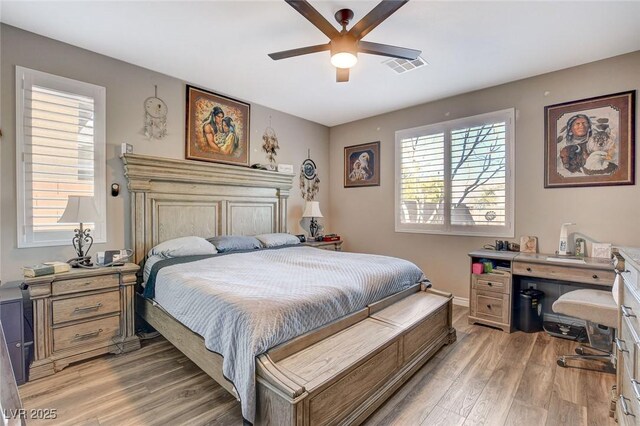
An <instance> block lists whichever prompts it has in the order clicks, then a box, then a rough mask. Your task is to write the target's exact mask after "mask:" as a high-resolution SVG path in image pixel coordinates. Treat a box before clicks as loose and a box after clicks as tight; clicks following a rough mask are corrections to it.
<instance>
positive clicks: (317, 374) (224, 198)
mask: <svg viewBox="0 0 640 426" xmlns="http://www.w3.org/2000/svg"><path fill="white" fill-rule="evenodd" d="M123 161H124V164H125V175H126V176H127V179H128V187H129V190H130V192H131V212H132V216H131V225H132V237H133V245H134V253H135V254H134V256H135V261H136V263H141V262H143V261H144V258H145V256H146V254H147V253H148V252H149V250H150V249H151V248H152V247H154V246H155V245H157V244H158V243H161V242H163V241H167V240H171V239H173V238H177V237H183V236H200V237H211V236H216V235H255V234H265V233H274V232H284V231H285V230H286V226H287V198H288V194H289V190H290V189H291V187H292V182H293V177H294V176H293V175H289V174H282V173H275V172H268V171H261V170H253V169H248V168H241V167H234V166H228V165H222V164H204V163H198V162H193V161H184V160H170V159H160V158H154V157H148V156H141V155H133V154H127V155H125V156H124V157H123ZM320 251H321V250H319V249H313V248H309V247H284V248H282V249H281V250H276V249H274V250H269V251H268V252H267V251H261V254H260V255H259V256H262V257H263V258H265V259H263V260H264V261H269V262H271V263H273V264H277V263H278V261H282V262H294V263H295V262H298V263H299V264H300V265H298V266H300V267H301V268H304V265H307V266H308V265H310V264H311V263H312V262H311V261H310V259H311V258H315V259H317V261H318V263H323V262H324V264H325V265H336V267H335V268H331V267H329V268H328V269H339V268H338V266H337V265H340V264H341V262H342V264H343V265H345V266H344V267H345V268H347V266H348V265H350V264H355V263H357V261H358V259H359V258H358V256H364V257H363V258H362V259H364V260H363V262H366V259H367V257H366V255H356V254H349V253H328V252H327V253H324V254H320V253H318V252H320ZM250 254H251V255H253V254H254V253H250ZM233 256H236V255H230V256H227V260H221V259H220V258H215V257H212V258H210V259H198V260H194V261H193V262H192V263H185V264H184V265H178V266H168V267H167V268H165V269H164V270H165V271H173V275H172V274H168V273H160V272H158V276H160V275H162V276H163V277H164V278H162V279H164V280H165V281H166V280H168V278H167V277H169V276H173V277H174V278H175V277H178V276H179V275H180V273H179V272H180V271H186V270H188V269H184V268H194V267H196V266H198V265H200V266H199V267H201V268H203V269H202V271H205V270H211V269H212V265H213V266H215V267H217V266H221V265H224V267H225V268H230V267H229V264H232V263H234V262H239V261H240V259H244V258H242V257H238V256H236V257H233ZM243 256H244V254H243ZM332 256H345V257H342V258H335V257H332ZM349 256H351V257H349ZM278 259H280V260H278ZM289 259H293V260H289ZM300 259H304V260H300ZM396 260H397V259H396ZM243 261H244V262H246V263H248V264H253V265H256V264H257V263H256V262H257V261H256V260H255V259H253V258H249V257H247V258H246V259H244V260H243ZM397 261H398V262H401V261H400V260H397ZM206 262H212V263H211V264H207V263H206ZM215 262H218V263H215ZM220 262H223V263H220ZM224 262H226V263H224ZM305 262H306V263H305ZM332 262H333V263H332ZM380 262H381V260H380V259H376V260H375V261H373V263H380ZM407 263H408V262H407ZM287 264H288V263H287ZM180 268H183V269H180ZM231 269H232V268H230V269H228V270H231ZM304 270H306V269H301V271H304ZM202 274H204V272H202ZM274 274H275V275H280V276H282V277H284V276H285V275H286V274H285V273H283V272H282V271H281V272H277V271H276V272H274ZM358 274H359V273H358ZM358 274H355V275H352V276H353V277H356V276H357V275H358ZM196 275H197V274H196ZM202 276H204V275H202ZM346 276H349V275H348V274H347V275H346ZM229 277H231V275H230V276H229ZM218 279H219V277H218ZM230 279H231V278H230ZM288 279H289V284H288V285H289V286H294V284H295V283H296V281H295V278H294V277H289V278H288ZM336 279H338V278H336ZM340 279H342V280H344V279H346V278H344V277H343V278H340ZM283 280H284V278H283ZM407 280H409V281H411V282H409V281H407ZM407 280H405V281H404V282H403V283H401V284H399V285H397V286H396V287H394V288H388V287H384V288H385V290H384V291H381V290H379V289H376V291H369V290H367V291H365V292H364V293H366V295H367V296H366V297H361V298H356V299H358V300H357V302H354V303H346V302H345V303H338V304H337V305H340V306H341V308H340V309H336V310H334V311H333V312H332V313H331V315H329V316H324V317H322V318H321V320H320V321H319V322H318V323H317V324H320V325H319V326H315V325H317V324H315V323H309V324H306V325H305V326H304V327H297V328H296V327H293V329H294V330H292V331H288V333H289V334H286V333H285V335H284V336H281V339H279V340H278V339H276V340H274V341H271V342H268V344H266V346H264V347H261V348H260V349H259V350H258V351H257V352H256V354H255V365H254V368H252V369H251V371H250V377H249V379H248V381H250V382H251V380H253V381H252V382H251V383H253V388H252V389H253V390H252V392H253V395H254V398H253V400H251V401H248V398H247V396H246V395H247V393H246V392H247V390H246V386H244V385H240V384H238V386H237V387H236V386H234V383H233V382H232V381H230V380H228V376H229V362H227V369H226V370H225V369H224V365H225V358H224V357H223V355H221V353H223V352H224V351H223V350H220V351H216V350H215V339H216V336H215V332H214V333H213V334H214V335H213V336H208V335H207V333H205V332H204V331H203V329H198V327H196V326H194V324H190V323H189V321H188V320H185V318H181V321H180V320H178V319H177V318H176V317H179V316H180V315H178V314H177V313H176V312H179V310H178V311H176V310H175V309H174V310H173V315H172V314H171V313H170V312H169V311H170V310H171V309H165V306H163V303H164V304H165V305H170V303H169V302H168V300H171V297H169V298H168V299H167V298H166V296H165V299H164V301H163V303H157V301H156V300H155V299H154V298H144V297H142V296H141V295H139V297H138V298H137V304H136V312H137V314H139V315H140V316H141V317H142V318H144V319H145V320H146V321H147V322H148V323H150V324H151V325H152V326H153V327H155V328H156V329H157V330H158V331H159V332H160V333H161V334H163V335H164V337H166V338H167V340H169V341H170V342H171V343H172V344H173V345H174V346H176V347H177V348H178V349H179V350H181V351H182V352H183V353H185V355H187V356H188V357H189V358H190V359H192V360H193V361H194V362H195V363H196V364H197V365H198V366H199V367H200V368H202V369H203V370H204V371H205V372H206V373H207V374H209V375H210V376H211V377H212V378H213V379H214V380H216V381H217V382H218V383H219V384H220V385H221V386H222V387H224V388H225V389H226V390H228V391H229V392H231V393H232V394H234V395H235V396H236V398H238V399H240V400H241V402H242V403H243V404H242V411H243V417H245V419H246V420H247V421H250V422H253V423H255V424H278V425H281V424H283V425H307V424H338V423H343V424H353V423H360V422H362V421H363V420H364V419H366V417H368V416H369V415H370V414H371V413H372V412H373V411H374V410H375V409H376V408H377V407H378V406H379V405H380V404H382V403H383V402H384V401H385V400H386V399H387V398H388V397H389V396H390V395H391V394H393V392H395V390H396V389H397V388H398V387H400V386H401V385H402V384H403V383H404V382H405V381H406V380H407V379H408V378H409V377H410V376H411V375H412V374H413V373H414V372H415V371H416V370H417V369H419V368H420V367H421V366H422V365H423V364H424V363H425V362H426V361H427V360H428V359H429V358H431V357H432V356H433V355H434V354H435V353H436V352H437V351H438V349H440V348H441V347H442V346H443V345H445V344H448V343H451V342H453V341H454V340H455V330H454V329H453V328H452V326H451V307H452V296H451V295H450V294H448V293H443V292H440V291H436V290H434V289H432V288H430V287H431V286H430V283H429V282H428V281H425V280H423V279H422V278H421V277H418V276H417V275H415V276H411V278H407ZM353 281H354V284H353V287H354V291H358V290H357V289H358V288H360V287H362V286H365V284H366V285H367V286H368V285H369V284H367V283H370V282H371V278H366V277H365V278H363V279H362V280H360V281H358V279H356V278H354V279H353ZM356 282H359V283H360V284H358V285H356V284H355V283H356ZM163 283H164V282H163V281H158V282H156V283H155V285H156V286H159V287H156V289H158V290H159V291H164V290H160V289H161V288H162V286H163V285H164V284H163ZM348 284H350V282H347V281H341V282H340V286H337V287H336V288H341V287H349V285H348ZM361 284H362V285H361ZM195 286H196V287H197V286H198V283H197V280H195ZM167 288H169V287H167ZM374 293H375V294H374ZM300 297H305V295H304V294H302V293H300ZM331 297H332V298H335V297H334V296H331ZM158 298H159V299H160V298H161V297H160V296H158ZM240 300H241V299H240ZM326 300H333V299H331V298H330V299H326ZM286 307H287V305H286V304H284V305H282V306H280V308H286ZM307 309H308V306H307ZM325 311H326V309H325ZM319 312H320V309H318V313H319ZM315 313H316V312H314V311H312V314H315ZM320 316H321V315H320ZM283 318H289V317H287V316H286V315H284V316H283ZM299 318H301V317H298V319H299ZM289 320H290V319H287V321H289ZM292 321H293V320H292ZM296 321H297V319H296V320H295V321H293V322H295V323H296V324H297V322H296ZM184 324H187V325H190V327H187V326H186V325H184ZM192 328H194V329H196V330H197V331H199V333H196V332H194V331H192ZM218 332H219V331H218ZM203 335H204V337H203ZM219 338H220V339H222V333H221V335H220V336H219ZM211 342H214V343H211ZM207 346H209V348H207ZM223 346H224V345H223ZM221 347H222V346H221ZM212 348H213V350H212ZM245 349H246V348H244V346H240V347H239V348H237V350H238V351H242V350H245ZM229 359H230V358H229V355H227V359H226V360H227V361H229ZM225 372H226V373H227V374H225ZM237 380H238V379H237V376H236V381H237ZM243 380H246V378H245V379H243ZM242 383H244V381H243V382H242ZM238 390H240V392H238ZM247 402H250V407H247Z"/></svg>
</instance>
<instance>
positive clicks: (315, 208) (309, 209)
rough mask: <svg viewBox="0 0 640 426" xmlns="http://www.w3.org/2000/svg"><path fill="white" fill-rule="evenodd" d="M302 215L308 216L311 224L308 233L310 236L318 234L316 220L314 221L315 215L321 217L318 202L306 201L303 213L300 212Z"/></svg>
mask: <svg viewBox="0 0 640 426" xmlns="http://www.w3.org/2000/svg"><path fill="white" fill-rule="evenodd" d="M302 217H310V218H311V224H310V225H309V233H310V234H311V237H312V238H315V237H317V236H318V222H316V217H322V212H321V211H320V203H319V202H318V201H307V203H306V205H305V206H304V213H302Z"/></svg>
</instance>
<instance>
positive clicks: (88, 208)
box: [58, 196, 100, 268]
mask: <svg viewBox="0 0 640 426" xmlns="http://www.w3.org/2000/svg"><path fill="white" fill-rule="evenodd" d="M99 218H100V214H99V213H98V210H97V209H96V204H95V201H94V199H93V197H89V196H69V199H68V201H67V207H66V208H65V209H64V213H62V217H60V219H58V223H79V224H80V227H79V228H76V229H74V232H75V235H74V237H73V239H72V240H71V242H72V244H73V247H74V248H75V249H76V253H77V254H78V259H77V260H78V261H77V262H74V263H72V266H73V267H76V268H77V267H78V266H80V264H81V265H84V266H91V256H87V253H88V252H89V250H90V249H91V246H92V245H93V237H92V236H91V235H90V234H89V231H90V230H89V229H84V228H83V226H82V225H83V223H96V222H97V221H98V220H99ZM87 245H88V246H89V247H88V248H86V249H85V246H87Z"/></svg>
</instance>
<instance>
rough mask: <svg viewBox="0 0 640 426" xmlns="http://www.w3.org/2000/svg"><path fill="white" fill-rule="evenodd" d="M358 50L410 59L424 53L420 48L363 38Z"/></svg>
mask: <svg viewBox="0 0 640 426" xmlns="http://www.w3.org/2000/svg"><path fill="white" fill-rule="evenodd" d="M358 52H361V53H368V54H370V55H380V56H390V57H392V58H400V59H407V60H410V61H412V60H414V59H417V58H418V56H420V54H421V53H422V52H421V51H420V50H415V49H407V48H406V47H398V46H391V45H389V44H380V43H372V42H370V41H362V40H361V41H360V42H359V43H358Z"/></svg>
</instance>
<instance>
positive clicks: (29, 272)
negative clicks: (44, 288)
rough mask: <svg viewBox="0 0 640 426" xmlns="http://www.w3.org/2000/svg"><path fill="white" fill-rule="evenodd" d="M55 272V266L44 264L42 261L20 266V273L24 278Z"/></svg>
mask: <svg viewBox="0 0 640 426" xmlns="http://www.w3.org/2000/svg"><path fill="white" fill-rule="evenodd" d="M55 273H56V268H55V267H54V266H53V265H45V264H44V263H40V264H38V265H33V266H23V267H22V275H23V276H24V277H25V278H33V277H41V276H43V275H51V274H55Z"/></svg>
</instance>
